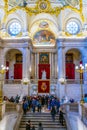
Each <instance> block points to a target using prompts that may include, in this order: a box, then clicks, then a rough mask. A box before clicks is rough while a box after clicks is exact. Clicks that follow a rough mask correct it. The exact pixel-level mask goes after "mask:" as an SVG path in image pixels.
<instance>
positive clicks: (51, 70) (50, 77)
mask: <svg viewBox="0 0 87 130" xmlns="http://www.w3.org/2000/svg"><path fill="white" fill-rule="evenodd" d="M49 63H50V79H51V78H52V75H51V72H52V64H51V63H52V62H51V53H49Z"/></svg>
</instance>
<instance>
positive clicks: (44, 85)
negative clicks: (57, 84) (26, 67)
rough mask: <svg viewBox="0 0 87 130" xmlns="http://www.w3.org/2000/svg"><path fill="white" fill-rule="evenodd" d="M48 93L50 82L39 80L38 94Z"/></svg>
mask: <svg viewBox="0 0 87 130" xmlns="http://www.w3.org/2000/svg"><path fill="white" fill-rule="evenodd" d="M49 92H50V80H39V81H38V93H49Z"/></svg>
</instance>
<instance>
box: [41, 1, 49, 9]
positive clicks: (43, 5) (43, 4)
mask: <svg viewBox="0 0 87 130" xmlns="http://www.w3.org/2000/svg"><path fill="white" fill-rule="evenodd" d="M39 8H40V9H41V10H45V9H47V2H45V1H42V2H40V4H39Z"/></svg>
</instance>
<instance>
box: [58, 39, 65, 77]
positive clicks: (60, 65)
mask: <svg viewBox="0 0 87 130" xmlns="http://www.w3.org/2000/svg"><path fill="white" fill-rule="evenodd" d="M57 44H58V79H60V78H64V64H63V45H62V42H60V41H59V43H57Z"/></svg>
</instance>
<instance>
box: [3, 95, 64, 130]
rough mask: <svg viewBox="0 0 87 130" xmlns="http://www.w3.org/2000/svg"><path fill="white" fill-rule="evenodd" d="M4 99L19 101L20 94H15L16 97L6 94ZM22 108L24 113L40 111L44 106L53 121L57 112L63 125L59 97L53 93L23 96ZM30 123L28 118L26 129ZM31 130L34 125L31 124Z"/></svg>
mask: <svg viewBox="0 0 87 130" xmlns="http://www.w3.org/2000/svg"><path fill="white" fill-rule="evenodd" d="M4 100H5V101H9V102H14V103H19V100H20V96H19V95H18V94H17V95H16V97H13V96H12V97H10V98H7V97H6V96H4ZM22 108H23V114H25V115H26V114H27V111H30V112H33V113H35V112H39V113H41V112H42V109H43V108H45V109H46V110H48V111H49V113H50V114H51V116H52V120H53V121H55V116H56V114H59V120H60V123H61V124H62V125H63V120H64V119H63V114H64V113H63V112H62V109H60V108H61V103H60V100H59V98H57V97H55V96H53V95H38V96H24V97H23V99H22ZM30 124H31V121H30V120H29V121H28V122H27V123H26V130H29V127H30V126H32V125H30ZM41 126H42V125H41ZM27 127H28V128H27ZM39 127H40V124H39ZM32 130H35V126H32ZM38 130H39V128H38ZM40 130H42V129H40Z"/></svg>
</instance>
